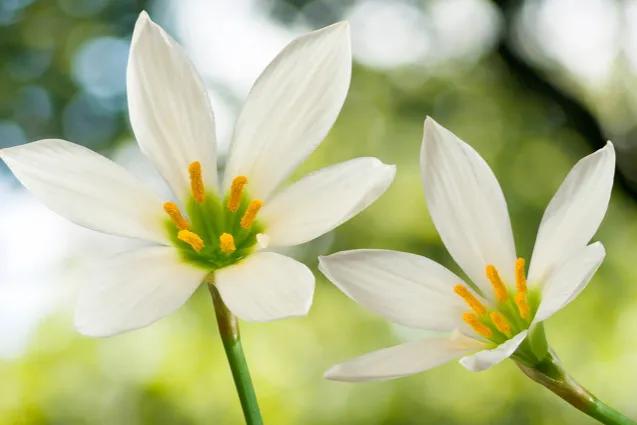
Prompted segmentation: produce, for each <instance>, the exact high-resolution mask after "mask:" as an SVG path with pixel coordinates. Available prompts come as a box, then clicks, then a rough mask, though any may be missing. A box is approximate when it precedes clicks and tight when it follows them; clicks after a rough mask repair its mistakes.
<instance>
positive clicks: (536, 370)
mask: <svg viewBox="0 0 637 425" xmlns="http://www.w3.org/2000/svg"><path fill="white" fill-rule="evenodd" d="M516 363H517V365H518V367H519V368H520V369H521V370H522V371H523V372H524V373H525V374H526V375H527V376H528V377H529V378H531V379H533V380H534V381H535V382H537V383H540V384H542V385H544V386H545V387H546V388H548V389H549V390H551V391H553V392H554V393H555V394H557V395H558V396H560V397H561V398H562V399H564V400H565V401H566V402H568V403H570V404H571V405H572V406H574V407H575V408H577V409H579V410H581V411H582V412H584V413H586V414H587V415H589V416H591V417H593V418H595V419H597V420H598V421H600V422H601V423H603V424H607V425H637V422H635V421H633V420H631V419H629V418H627V417H626V416H624V415H623V414H622V413H620V412H618V411H617V410H615V409H613V408H612V407H610V406H608V405H606V404H605V403H603V402H602V401H601V400H599V399H598V398H597V397H595V396H594V395H593V394H591V393H590V392H589V391H588V390H587V389H586V388H584V387H582V386H581V385H580V384H578V383H577V382H576V381H575V380H574V379H573V378H571V377H570V376H569V375H568V374H567V373H566V372H565V371H564V369H563V368H562V365H561V364H560V362H559V360H558V359H557V357H556V356H555V354H554V353H553V352H552V351H549V352H548V353H547V356H546V357H545V358H544V359H543V360H541V361H539V362H538V363H536V364H534V365H529V364H526V363H523V362H520V361H518V362H516Z"/></svg>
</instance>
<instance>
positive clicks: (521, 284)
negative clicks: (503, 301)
mask: <svg viewBox="0 0 637 425" xmlns="http://www.w3.org/2000/svg"><path fill="white" fill-rule="evenodd" d="M515 287H516V289H517V290H518V292H526V275H525V274H524V258H518V259H517V260H515Z"/></svg>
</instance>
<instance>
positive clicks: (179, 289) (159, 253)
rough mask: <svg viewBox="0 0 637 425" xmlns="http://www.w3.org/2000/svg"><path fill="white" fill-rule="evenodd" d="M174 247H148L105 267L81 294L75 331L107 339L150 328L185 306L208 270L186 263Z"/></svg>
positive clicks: (120, 257) (76, 312) (118, 257)
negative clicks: (111, 336)
mask: <svg viewBox="0 0 637 425" xmlns="http://www.w3.org/2000/svg"><path fill="white" fill-rule="evenodd" d="M178 255H179V254H178V253H177V251H176V250H175V249H174V248H169V247H157V246H154V247H147V248H141V249H137V250H135V251H132V252H130V253H124V254H121V255H119V256H117V257H114V258H112V259H111V260H109V261H107V262H105V264H103V266H102V267H101V268H100V269H99V270H97V271H96V273H95V278H96V281H95V282H89V283H88V284H87V285H86V286H85V287H84V288H82V290H81V291H80V296H79V299H78V304H77V308H76V311H75V326H76V328H77V330H78V331H80V332H81V333H82V334H84V335H89V336H109V335H114V334H118V333H120V332H125V331H128V330H132V329H138V328H141V327H144V326H147V325H149V324H151V323H153V322H155V321H156V320H159V319H161V318H162V317H164V316H167V315H168V314H170V313H172V312H173V311H175V310H177V308H179V307H181V305H182V304H184V303H185V302H186V301H187V300H188V298H190V296H191V295H192V293H193V292H194V291H195V290H196V289H197V287H198V286H199V284H200V283H201V281H202V280H203V278H204V277H205V276H206V274H207V273H208V271H206V270H203V269H198V268H195V267H193V266H191V265H189V264H186V263H184V262H183V261H182V260H181V259H180V258H179V257H178Z"/></svg>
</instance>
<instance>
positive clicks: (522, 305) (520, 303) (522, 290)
mask: <svg viewBox="0 0 637 425" xmlns="http://www.w3.org/2000/svg"><path fill="white" fill-rule="evenodd" d="M515 287H516V289H517V291H518V293H517V294H515V298H514V300H515V305H516V306H517V307H518V312H519V313H520V317H521V318H523V319H524V320H528V319H529V317H530V315H531V314H530V313H531V312H530V308H529V301H528V298H527V286H526V275H525V274H524V258H518V259H517V260H516V261H515Z"/></svg>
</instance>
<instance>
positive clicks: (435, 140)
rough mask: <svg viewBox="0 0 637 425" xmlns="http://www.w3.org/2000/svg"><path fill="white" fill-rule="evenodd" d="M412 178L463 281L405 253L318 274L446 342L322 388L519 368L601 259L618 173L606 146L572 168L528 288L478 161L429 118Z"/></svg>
mask: <svg viewBox="0 0 637 425" xmlns="http://www.w3.org/2000/svg"><path fill="white" fill-rule="evenodd" d="M421 168H422V177H423V182H424V186H425V197H426V199H427V202H428V206H429V212H430V214H431V217H432V219H433V222H434V224H435V226H436V228H437V230H438V232H439V233H440V236H441V238H442V241H443V242H444V244H445V246H446V248H447V250H448V251H449V253H450V254H451V256H452V257H453V259H454V260H455V261H456V263H457V264H458V265H459V266H460V267H461V268H462V270H464V272H465V273H466V275H467V276H468V277H469V279H470V280H471V282H463V281H462V279H460V278H459V277H458V276H456V275H455V274H454V273H452V272H450V271H449V270H447V269H446V268H444V267H443V266H441V265H439V264H437V263H435V262H434V261H432V260H429V259H427V258H424V257H421V256H418V255H414V254H408V253H404V252H396V251H383V250H355V251H344V252H339V253H336V254H333V255H330V256H327V257H321V258H320V269H321V271H322V272H323V273H324V274H325V275H326V276H327V277H328V278H329V279H330V280H331V281H332V282H334V284H336V286H338V287H339V288H340V289H341V290H342V291H343V292H345V294H347V295H348V296H349V297H351V298H353V299H354V300H356V301H358V302H359V303H361V304H362V305H364V306H365V307H367V308H369V309H371V310H372V311H374V312H377V313H379V314H381V315H384V316H386V317H387V318H389V319H390V320H392V321H394V322H396V323H399V324H402V325H407V326H412V327H416V328H422V329H427V330H433V331H441V332H445V333H447V335H444V336H442V337H437V338H429V339H425V340H422V341H417V342H410V343H406V344H402V345H398V346H395V347H390V348H386V349H383V350H379V351H376V352H372V353H369V354H366V355H363V356H361V357H358V358H355V359H353V360H351V361H349V362H346V363H343V364H339V365H336V366H334V367H332V368H331V369H330V370H328V371H327V373H326V377H327V378H329V379H335V380H344V381H358V380H369V379H389V378H396V377H400V376H405V375H409V374H413V373H417V372H421V371H423V370H427V369H430V368H433V367H435V366H438V365H441V364H443V363H446V362H448V361H450V360H452V359H456V358H461V360H460V363H461V364H462V365H463V366H465V367H466V368H467V369H470V370H473V371H479V370H483V369H487V368H489V367H491V366H492V365H494V364H496V363H498V362H500V361H502V360H504V359H506V358H507V357H509V356H512V355H514V356H516V358H517V359H519V360H522V361H524V360H525V358H524V357H525V355H532V353H533V350H534V347H533V346H532V339H533V338H527V335H529V334H531V335H533V334H534V331H535V330H538V331H539V329H541V327H538V326H537V325H538V324H540V322H542V321H544V320H546V319H548V318H549V317H550V316H551V315H553V314H554V313H555V312H557V311H558V310H560V309H562V308H563V307H565V306H566V305H567V304H568V303H569V302H571V301H572V300H573V299H574V298H575V297H576V296H577V295H578V294H579V293H580V292H581V291H582V290H583V289H584V287H585V286H586V284H587V283H588V281H589V280H590V278H591V277H592V275H593V274H594V273H595V271H596V270H597V268H598V267H599V265H600V264H601V262H602V260H603V258H604V254H605V253H604V247H603V246H602V244H601V243H599V242H596V243H593V244H591V245H588V242H589V241H590V239H591V238H592V236H593V235H594V234H595V232H596V230H597V228H598V227H599V224H600V223H601V221H602V218H603V217H604V214H605V213H606V209H607V207H608V201H609V198H610V192H611V187H612V184H613V173H614V169H615V152H614V150H613V145H612V144H611V143H610V142H609V143H608V144H607V145H606V146H605V147H604V148H602V149H600V150H598V151H597V152H595V153H593V154H591V155H589V156H587V157H585V158H584V159H582V160H581V161H579V162H578V163H577V164H576V165H575V166H574V167H573V169H572V170H571V171H570V173H569V174H568V176H567V177H566V179H565V180H564V182H563V183H562V185H561V186H560V188H559V190H558V191H557V193H556V194H555V196H554V197H553V199H552V200H551V202H550V204H549V206H548V208H547V209H546V211H545V213H544V217H543V218H542V222H541V224H540V229H539V231H538V235H537V240H536V242H535V248H534V250H533V256H532V261H531V264H530V268H529V275H528V283H527V279H526V276H525V270H524V268H525V267H524V260H523V259H521V258H517V257H516V253H515V245H514V243H513V234H512V231H511V224H510V221H509V214H508V212H507V206H506V202H505V200H504V196H503V194H502V190H501V189H500V186H499V184H498V182H497V180H496V178H495V176H494V175H493V172H492V171H491V170H490V169H489V166H488V165H487V164H486V162H485V161H484V160H483V159H482V158H481V157H480V156H479V155H478V154H477V153H476V151H475V150H473V149H472V148H471V147H470V146H469V145H467V144H466V143H464V142H463V141H462V140H460V139H459V138H457V137H456V136H455V135H454V134H452V133H451V132H450V131H448V130H447V129H445V128H443V127H442V126H440V125H439V124H437V123H436V122H435V121H434V120H433V119H431V118H427V120H426V121H425V134H424V138H423V144H422V150H421ZM537 172H542V170H537ZM529 177H530V178H532V176H529ZM530 184H532V183H530ZM543 338H544V337H543V334H542V336H541V339H542V340H544V339H543ZM544 341H545V340H544ZM514 353H515V354H514Z"/></svg>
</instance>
